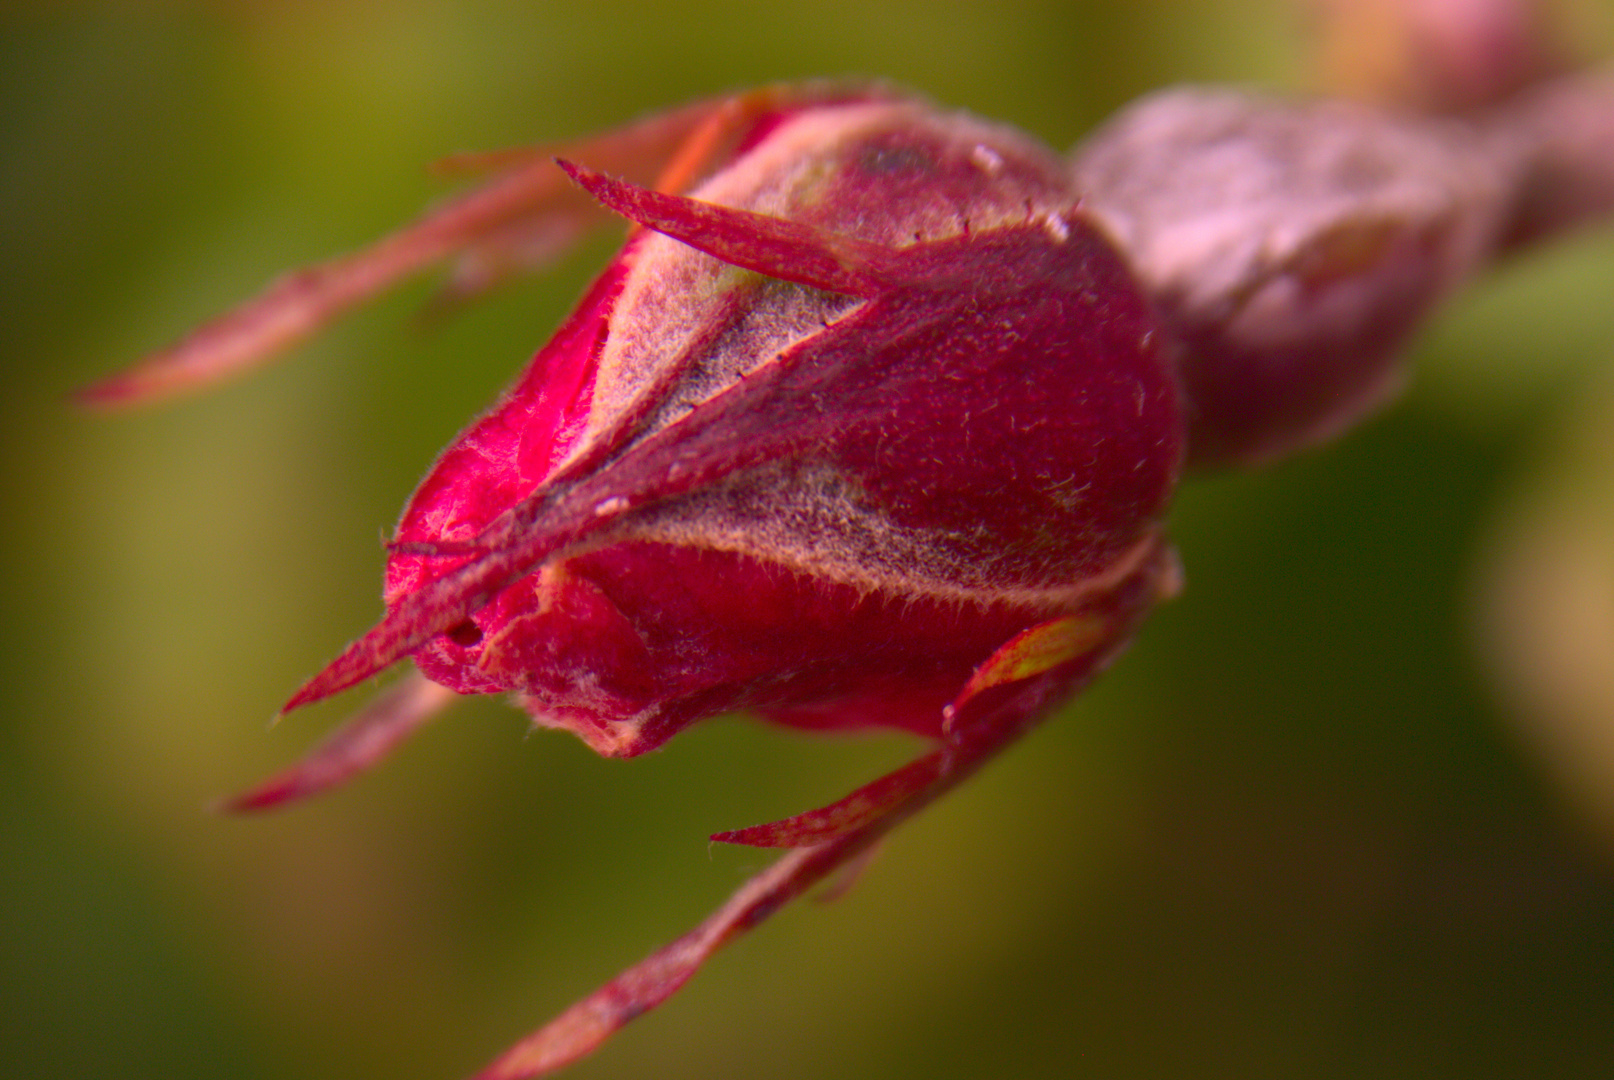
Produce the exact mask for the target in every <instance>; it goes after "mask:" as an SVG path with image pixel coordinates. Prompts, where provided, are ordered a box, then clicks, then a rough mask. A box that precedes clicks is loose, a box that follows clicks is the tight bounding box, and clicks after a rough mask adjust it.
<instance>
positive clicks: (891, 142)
mask: <svg viewBox="0 0 1614 1080" xmlns="http://www.w3.org/2000/svg"><path fill="white" fill-rule="evenodd" d="M757 127H758V128H759V129H760V133H759V134H758V135H757V136H756V137H755V141H754V142H753V143H752V144H751V145H750V146H749V147H748V148H747V149H746V150H745V152H744V153H742V154H740V155H739V156H738V157H737V158H736V159H735V160H734V161H732V162H731V163H730V164H729V165H728V166H727V167H725V168H724V169H722V170H721V171H719V172H718V173H717V174H716V175H714V176H713V177H712V178H711V179H710V180H708V181H707V182H706V183H705V184H704V185H702V186H701V187H700V188H698V189H697V190H696V191H695V192H694V193H693V197H692V198H688V199H682V198H675V197H671V196H665V195H656V194H654V193H652V192H649V191H646V190H644V189H639V188H634V187H631V186H628V185H625V184H621V183H617V182H614V181H610V180H607V179H605V178H604V177H602V176H599V175H597V174H592V173H587V172H585V171H583V170H581V169H579V168H576V167H572V166H568V171H570V172H572V174H573V176H574V177H576V178H577V179H578V180H579V181H580V182H581V183H582V184H583V185H584V186H585V187H587V188H588V189H589V190H590V191H591V192H592V193H593V194H594V195H595V196H596V197H598V198H599V199H600V200H601V201H602V202H604V203H606V204H607V205H609V206H610V207H611V208H612V209H615V210H617V211H618V212H620V213H622V214H624V215H626V216H628V217H630V218H632V219H634V220H635V221H638V222H639V223H640V224H642V225H645V226H648V227H649V228H650V229H654V230H658V231H659V232H660V233H662V234H664V235H657V234H656V233H652V232H648V231H647V232H641V233H639V234H637V235H636V236H635V237H634V238H633V239H632V240H631V241H630V242H629V244H628V246H627V248H626V249H625V250H624V251H623V253H622V254H621V255H620V256H619V257H618V259H617V260H616V262H615V263H614V264H613V265H612V266H611V267H609V268H608V269H607V270H606V272H605V274H604V275H603V277H602V278H601V279H600V282H599V283H598V284H597V285H596V286H595V288H594V289H593V290H592V291H591V292H590V294H589V296H588V297H587V298H586V299H585V301H584V303H583V305H582V307H581V308H580V309H579V310H578V312H577V313H576V314H575V315H574V316H573V317H572V318H571V320H570V321H569V322H568V323H567V325H566V326H565V327H564V328H563V330H562V331H561V332H560V334H559V335H557V337H556V339H555V341H554V342H552V343H551V344H550V345H549V346H548V347H547V348H545V349H544V350H543V351H541V352H540V353H539V354H538V356H537V358H536V359H535V360H534V361H533V364H532V366H531V367H530V368H529V370H528V372H527V373H526V374H525V375H524V376H523V377H522V378H521V380H520V381H519V382H518V384H517V385H516V387H515V388H514V390H513V391H512V392H511V393H510V394H508V395H507V396H506V398H505V399H504V400H503V401H502V402H501V403H500V404H499V405H498V406H497V407H496V408H495V409H494V410H493V411H492V412H490V413H489V414H488V415H487V416H485V417H483V418H482V419H481V420H480V421H478V422H477V423H476V424H475V425H473V426H472V427H471V428H470V429H469V430H468V431H467V432H466V433H465V434H463V435H462V436H461V437H460V438H459V439H458V440H457V441H456V442H455V443H454V444H453V445H452V446H450V447H449V449H448V450H447V451H446V452H445V453H444V455H443V457H442V458H441V460H440V461H439V462H438V464H437V466H436V468H434V469H433V471H432V473H431V475H429V476H428V477H427V479H426V481H425V483H424V484H423V485H422V486H421V488H420V490H419V491H418V492H417V493H416V495H415V496H414V498H413V499H412V500H411V501H410V503H409V506H408V508H407V509H406V510H405V512H404V516H403V520H402V522H401V523H400V525H399V528H398V533H397V537H396V541H395V546H394V554H393V556H392V558H391V560H390V562H389V564H388V568H387V590H386V597H387V602H388V605H389V613H388V617H387V620H386V621H385V622H383V624H382V626H381V627H380V628H379V630H380V635H379V636H378V635H372V636H371V637H370V638H367V639H365V640H364V641H362V642H360V643H358V645H357V646H356V648H355V650H352V651H350V652H349V653H348V654H347V655H346V656H345V657H344V658H343V660H341V661H339V662H338V664H337V665H336V666H333V668H332V669H330V670H329V671H328V672H327V673H326V674H324V675H322V676H321V677H320V678H319V679H317V680H315V682H314V683H312V684H310V686H309V687H308V688H306V689H305V690H304V691H303V692H302V693H301V694H299V696H298V698H297V699H295V703H296V704H301V703H303V702H305V701H309V700H313V699H315V698H317V697H321V696H324V695H325V694H326V693H329V692H332V691H334V690H337V689H340V688H341V687H343V686H345V685H348V684H350V683H352V682H354V681H357V680H358V679H362V678H364V677H365V676H367V675H369V674H371V673H372V672H373V671H374V670H376V669H377V668H379V667H381V666H384V665H385V664H387V663H389V662H390V661H391V660H393V659H394V658H395V657H396V656H398V655H400V654H402V653H403V652H406V651H409V650H415V652H414V655H415V659H416V661H417V663H419V664H420V666H421V667H422V669H423V670H424V671H425V672H426V673H427V674H428V675H429V676H430V677H431V678H433V679H435V680H436V681H438V682H441V683H443V684H444V685H447V686H450V687H453V688H454V689H456V690H460V691H462V692H467V693H487V692H494V691H506V690H513V691H517V692H519V693H520V694H521V695H522V700H523V702H524V704H526V706H527V707H528V708H529V709H530V710H531V711H532V712H533V714H534V716H535V717H536V718H537V720H538V721H539V722H540V723H544V724H547V725H552V726H559V727H566V728H569V729H571V730H573V731H575V732H576V733H577V734H579V735H580V736H581V737H582V738H584V739H585V740H586V741H588V742H589V744H590V745H591V746H593V747H594V748H595V749H597V750H599V751H600V752H602V753H609V754H615V755H624V756H626V755H632V754H637V753H640V752H643V751H645V750H648V749H652V748H654V747H655V746H657V745H659V744H660V743H661V742H662V741H663V740H664V739H666V738H667V737H668V736H669V735H670V734H672V733H673V732H675V731H676V730H678V729H679V728H680V727H681V726H683V725H684V724H686V723H688V722H690V721H692V720H695V719H698V718H700V717H702V716H707V715H711V714H713V713H717V712H723V711H728V710H732V709H738V708H747V709H753V710H757V711H759V712H762V713H764V714H766V715H769V716H772V717H774V718H776V719H779V720H784V721H786V722H790V723H796V724H803V725H811V726H835V727H844V726H863V725H871V724H880V725H894V726H900V727H905V728H909V729H912V730H915V731H918V732H922V733H925V734H930V735H938V734H940V732H941V723H942V708H943V706H944V705H946V704H947V702H948V701H949V700H951V698H952V697H953V696H954V695H955V694H956V693H957V691H958V690H959V688H960V687H962V686H963V685H964V683H965V681H966V680H967V679H968V678H969V676H970V673H971V672H972V671H973V670H974V669H975V668H976V667H977V666H978V665H980V664H981V663H983V662H984V661H985V660H986V658H987V657H989V656H990V655H991V654H992V652H993V650H994V649H996V648H997V647H998V646H1000V645H1002V644H1003V643H1004V642H1006V641H1008V640H1009V639H1010V638H1012V637H1013V636H1014V635H1015V634H1017V633H1019V632H1020V631H1023V630H1025V629H1027V628H1028V627H1031V626H1033V625H1036V624H1038V623H1041V622H1046V621H1048V620H1050V619H1054V618H1058V617H1061V616H1064V615H1068V614H1071V613H1074V612H1080V611H1084V610H1087V609H1089V608H1091V607H1093V606H1094V605H1100V604H1103V603H1104V602H1105V601H1106V599H1107V594H1108V593H1110V592H1112V591H1113V590H1114V589H1115V588H1116V587H1117V586H1118V584H1119V583H1121V582H1122V581H1124V580H1125V579H1126V578H1127V577H1128V575H1130V574H1133V573H1135V572H1138V571H1140V569H1141V568H1143V567H1145V566H1148V565H1152V563H1153V560H1154V559H1155V558H1156V556H1157V554H1158V548H1159V545H1160V540H1159V535H1158V523H1159V518H1160V515H1161V513H1162V511H1163V510H1164V508H1165V505H1166V502H1167V499H1168V497H1169V495H1170V493H1171V489H1172V486H1173V483H1174V481H1175V478H1176V474H1177V469H1178V463H1179V459H1180V457H1181V453H1182V449H1181V442H1182V423H1181V419H1180V415H1179V404H1178V400H1177V392H1176V387H1175V385H1174V382H1173V378H1172V375H1171V373H1170V372H1169V370H1168V369H1167V366H1166V364H1165V362H1164V361H1163V359H1162V356H1161V349H1160V343H1159V335H1158V334H1157V333H1156V331H1155V327H1154V322H1153V320H1152V316H1151V313H1150V310H1149V307H1148V304H1147V303H1146V302H1145V300H1144V299H1143V297H1142V296H1141V295H1140V294H1139V292H1138V290H1137V289H1136V287H1135V286H1134V285H1133V284H1132V282H1131V280H1130V278H1129V276H1128V274H1127V272H1126V269H1125V267H1124V266H1123V265H1122V263H1121V261H1120V259H1119V258H1118V257H1117V256H1116V255H1115V253H1114V252H1113V251H1112V250H1111V249H1110V247H1109V246H1108V245H1107V244H1106V243H1105V242H1104V241H1103V240H1102V239H1101V238H1100V237H1099V236H1098V235H1097V234H1096V233H1095V232H1094V230H1093V229H1092V227H1091V226H1090V225H1089V223H1088V222H1087V221H1086V220H1085V218H1084V217H1083V216H1082V214H1081V212H1080V210H1079V209H1078V207H1077V202H1078V200H1077V197H1076V195H1075V193H1074V192H1073V191H1072V190H1071V188H1070V185H1069V183H1068V181H1067V179H1066V170H1065V167H1064V165H1063V163H1062V162H1061V160H1060V159H1059V158H1057V157H1055V156H1053V155H1051V154H1049V153H1048V152H1047V151H1045V150H1043V149H1042V148H1040V147H1038V146H1037V145H1035V144H1033V143H1031V142H1029V141H1028V140H1027V139H1025V138H1024V137H1023V136H1020V135H1018V134H1017V133H1014V132H1012V131H1008V130H1006V129H1003V128H1001V127H996V126H991V125H987V124H984V123H982V122H980V121H977V120H974V119H972V118H969V117H964V116H958V115H944V114H939V113H936V112H935V111H933V110H931V109H929V108H927V107H925V106H921V105H918V104H915V103H911V102H890V101H863V102H850V103H841V104H834V105H826V106H820V107H815V108H805V109H798V110H795V111H791V112H788V113H785V114H782V115H777V116H770V117H768V118H766V120H765V121H764V122H762V123H759V124H758V125H757ZM1130 622H1131V619H1130V618H1125V619H1122V620H1121V623H1122V624H1125V625H1130ZM1118 634H1119V631H1118V632H1117V634H1116V635H1114V636H1118ZM1092 644H1093V647H1094V648H1095V649H1096V648H1098V647H1099V646H1110V645H1113V644H1114V642H1113V641H1112V640H1108V636H1107V637H1106V640H1102V641H1095V642H1093V643H1092Z"/></svg>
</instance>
